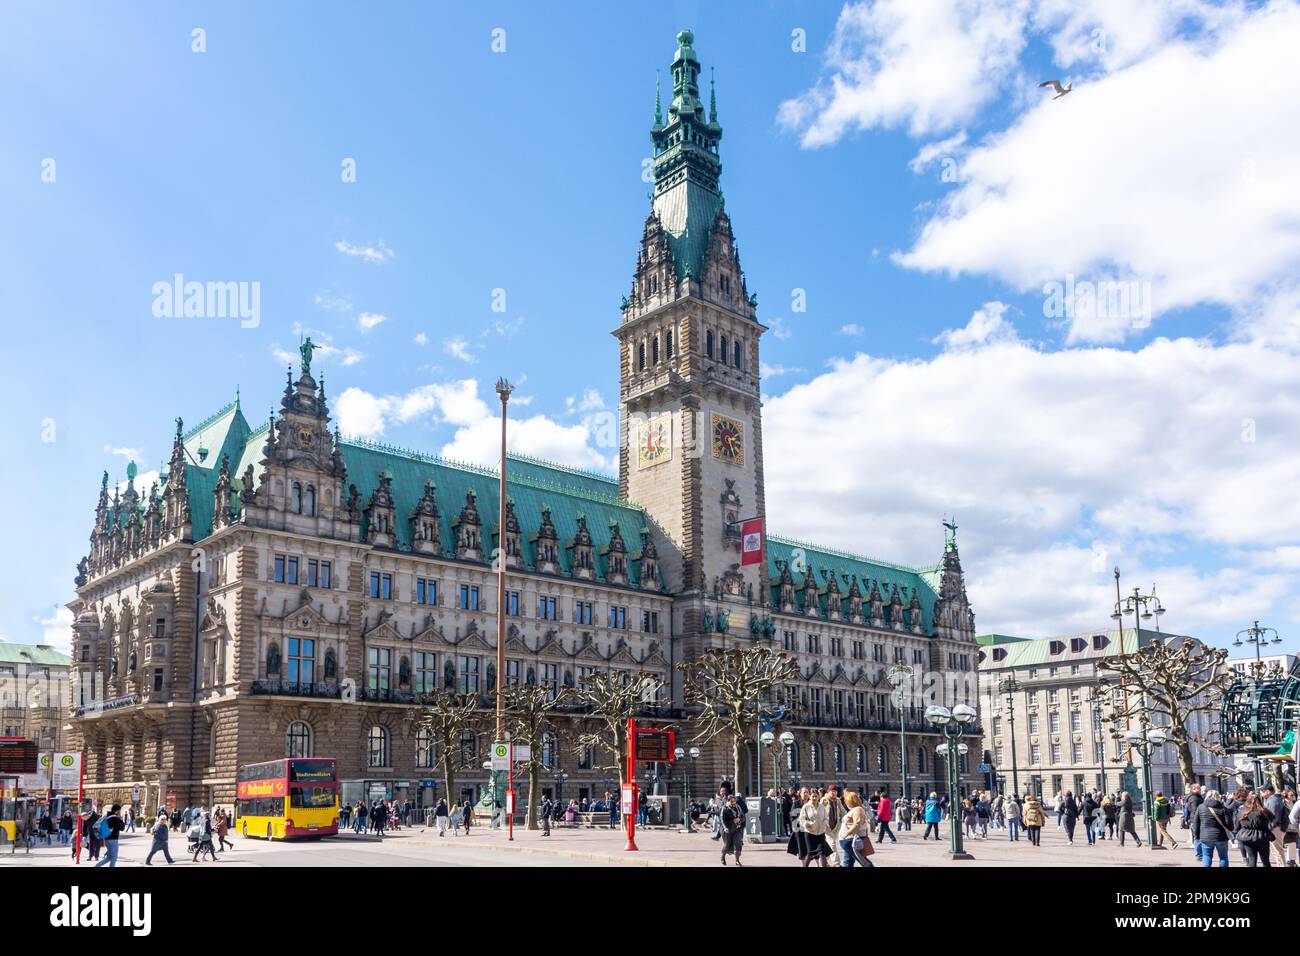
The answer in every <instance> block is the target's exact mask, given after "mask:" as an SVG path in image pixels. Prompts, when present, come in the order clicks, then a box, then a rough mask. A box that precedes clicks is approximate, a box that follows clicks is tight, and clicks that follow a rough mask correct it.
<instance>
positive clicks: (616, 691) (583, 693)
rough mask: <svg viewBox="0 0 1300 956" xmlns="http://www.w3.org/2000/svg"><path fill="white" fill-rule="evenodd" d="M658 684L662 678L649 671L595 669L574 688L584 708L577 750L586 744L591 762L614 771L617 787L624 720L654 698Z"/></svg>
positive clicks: (622, 769)
mask: <svg viewBox="0 0 1300 956" xmlns="http://www.w3.org/2000/svg"><path fill="white" fill-rule="evenodd" d="M661 686H662V681H661V680H660V679H659V678H658V677H656V676H655V675H653V674H640V675H631V674H628V673H626V672H618V671H598V672H596V673H594V674H592V675H591V676H590V677H588V678H586V681H585V682H584V684H583V686H582V687H579V688H578V689H577V690H576V692H575V695H576V698H577V699H578V700H579V701H580V702H581V703H583V704H584V705H585V706H586V707H587V708H588V713H587V717H586V719H585V720H584V721H583V725H582V730H581V732H580V733H579V734H578V740H577V750H578V752H579V753H580V752H582V751H584V750H586V749H587V748H589V747H590V748H591V750H592V753H593V761H592V765H593V766H594V767H595V769H597V770H606V771H612V772H615V773H617V774H618V782H619V786H620V787H621V786H622V785H623V784H624V783H625V782H626V780H625V779H624V778H625V777H626V774H627V722H628V721H629V720H630V719H631V718H632V717H634V716H636V714H637V711H638V710H640V709H641V708H642V707H644V706H645V705H646V703H647V702H648V701H650V700H653V699H654V695H655V694H656V693H657V692H658V690H659V688H660V687H661Z"/></svg>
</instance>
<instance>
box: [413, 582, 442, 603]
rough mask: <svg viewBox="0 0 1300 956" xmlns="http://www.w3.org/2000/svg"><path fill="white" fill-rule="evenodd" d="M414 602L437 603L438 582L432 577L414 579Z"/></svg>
mask: <svg viewBox="0 0 1300 956" xmlns="http://www.w3.org/2000/svg"><path fill="white" fill-rule="evenodd" d="M415 603H416V604H431V605H433V606H435V607H436V606H437V604H438V582H437V581H436V580H434V579H433V578H416V579H415Z"/></svg>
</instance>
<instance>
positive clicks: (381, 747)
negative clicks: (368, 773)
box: [366, 724, 389, 767]
mask: <svg viewBox="0 0 1300 956" xmlns="http://www.w3.org/2000/svg"><path fill="white" fill-rule="evenodd" d="M369 745H370V746H369V755H368V759H367V761H366V765H367V766H370V767H387V766H389V762H388V731H387V730H386V729H384V728H383V727H380V726H379V725H378V724H376V725H375V726H373V727H371V728H370V737H369Z"/></svg>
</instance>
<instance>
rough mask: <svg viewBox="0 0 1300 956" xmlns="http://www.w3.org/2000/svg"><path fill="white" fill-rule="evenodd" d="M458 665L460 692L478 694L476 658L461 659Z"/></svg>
mask: <svg viewBox="0 0 1300 956" xmlns="http://www.w3.org/2000/svg"><path fill="white" fill-rule="evenodd" d="M458 663H459V664H460V692H461V693H462V694H477V693H478V663H479V661H478V658H477V657H461V658H459V661H458Z"/></svg>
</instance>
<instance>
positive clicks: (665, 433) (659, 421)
mask: <svg viewBox="0 0 1300 956" xmlns="http://www.w3.org/2000/svg"><path fill="white" fill-rule="evenodd" d="M636 456H637V467H638V468H649V467H651V466H652V465H658V464H661V463H663V462H665V461H668V460H669V459H670V458H672V457H673V417H672V416H671V415H655V416H654V417H653V418H651V419H649V420H648V421H646V422H645V423H644V424H643V425H642V426H641V435H640V439H639V440H638V441H637V449H636Z"/></svg>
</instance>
